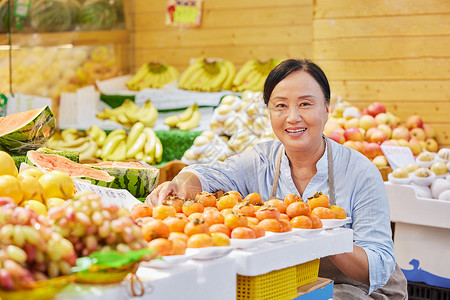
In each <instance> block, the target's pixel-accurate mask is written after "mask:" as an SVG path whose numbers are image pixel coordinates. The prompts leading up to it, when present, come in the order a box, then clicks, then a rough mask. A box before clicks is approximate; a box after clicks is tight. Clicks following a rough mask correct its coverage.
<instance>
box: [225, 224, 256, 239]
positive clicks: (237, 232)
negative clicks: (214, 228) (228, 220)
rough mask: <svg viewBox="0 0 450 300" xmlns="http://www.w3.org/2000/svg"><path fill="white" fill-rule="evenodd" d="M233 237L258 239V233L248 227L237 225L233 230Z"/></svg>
mask: <svg viewBox="0 0 450 300" xmlns="http://www.w3.org/2000/svg"><path fill="white" fill-rule="evenodd" d="M231 238H232V239H256V233H255V231H254V230H253V229H251V228H248V227H236V228H234V229H233V230H232V231H231Z"/></svg>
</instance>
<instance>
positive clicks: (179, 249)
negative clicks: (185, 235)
mask: <svg viewBox="0 0 450 300" xmlns="http://www.w3.org/2000/svg"><path fill="white" fill-rule="evenodd" d="M171 241H172V255H184V254H186V248H187V240H186V241H184V240H182V239H173V240H171Z"/></svg>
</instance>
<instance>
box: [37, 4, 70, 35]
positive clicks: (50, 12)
mask: <svg viewBox="0 0 450 300" xmlns="http://www.w3.org/2000/svg"><path fill="white" fill-rule="evenodd" d="M30 21H31V26H32V27H33V28H34V29H36V30H38V31H41V32H52V31H67V30H68V29H70V27H71V25H72V13H71V10H70V8H69V5H68V4H67V2H66V1H64V0H34V1H33V2H32V3H31V7H30Z"/></svg>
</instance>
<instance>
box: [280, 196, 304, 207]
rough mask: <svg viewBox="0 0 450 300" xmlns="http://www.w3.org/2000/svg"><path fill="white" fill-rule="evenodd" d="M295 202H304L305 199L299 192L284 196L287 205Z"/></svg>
mask: <svg viewBox="0 0 450 300" xmlns="http://www.w3.org/2000/svg"><path fill="white" fill-rule="evenodd" d="M294 202H303V199H302V197H300V196H299V195H297V194H288V195H286V197H284V203H286V205H287V206H289V205H290V204H292V203H294Z"/></svg>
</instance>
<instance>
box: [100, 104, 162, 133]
mask: <svg viewBox="0 0 450 300" xmlns="http://www.w3.org/2000/svg"><path fill="white" fill-rule="evenodd" d="M97 118H99V119H101V120H107V119H108V120H111V121H114V122H117V123H120V124H122V125H124V126H126V127H131V126H133V125H134V124H135V123H136V122H141V123H142V124H144V125H145V126H146V127H153V126H155V123H156V120H157V119H158V110H157V109H156V107H155V106H154V105H153V103H152V101H151V100H147V101H145V103H144V105H142V107H139V106H137V105H136V103H134V102H133V101H131V100H130V99H126V100H125V101H124V102H123V103H122V105H120V106H119V107H116V108H114V109H110V108H105V109H104V110H103V111H101V112H98V113H97Z"/></svg>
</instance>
